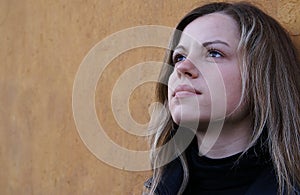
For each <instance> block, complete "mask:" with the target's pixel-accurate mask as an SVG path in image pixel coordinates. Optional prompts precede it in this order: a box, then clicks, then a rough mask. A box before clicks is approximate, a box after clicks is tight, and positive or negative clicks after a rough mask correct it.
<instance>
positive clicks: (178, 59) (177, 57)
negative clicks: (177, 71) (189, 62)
mask: <svg viewBox="0 0 300 195" xmlns="http://www.w3.org/2000/svg"><path fill="white" fill-rule="evenodd" d="M185 59H186V57H185V56H183V55H181V54H177V55H175V57H174V59H173V62H174V63H177V62H181V61H184V60H185Z"/></svg>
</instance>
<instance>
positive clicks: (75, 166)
mask: <svg viewBox="0 0 300 195" xmlns="http://www.w3.org/2000/svg"><path fill="white" fill-rule="evenodd" d="M206 2H207V1H206ZM252 2H254V3H255V4H257V5H258V6H260V7H262V8H263V9H264V10H265V11H267V12H268V13H269V14H271V15H272V16H274V17H275V18H277V19H278V20H279V21H280V22H281V23H282V24H283V25H284V26H285V27H286V28H287V29H288V31H289V32H290V34H291V35H292V38H293V40H294V42H295V43H296V46H297V48H299V49H300V1H298V0H277V1H271V0H259V1H252ZM200 3H201V1H196V0H185V1H175V0H166V1H161V0H152V1H148V0H137V1H136V0H120V1H119V0H111V1H108V0H72V1H71V0H63V1H38V0H0V43H1V47H0V61H1V66H0V144H1V145H0V165H1V171H0V193H1V194H139V193H140V189H141V188H142V183H143V181H144V180H145V179H146V178H147V177H148V176H149V175H150V172H131V171H125V170H120V169H117V168H114V167H112V166H109V165H107V164H105V163H103V162H102V161H100V160H98V159H97V158H96V157H95V156H94V155H93V154H92V153H91V152H90V151H89V150H88V149H87V147H86V146H85V144H84V143H83V141H82V140H81V138H80V136H79V134H78V132H77V130H76V126H75V122H74V119H73V113H72V89H73V82H74V79H75V75H76V72H77V70H78V68H79V65H80V63H81V62H82V60H83V58H84V57H85V55H86V54H87V52H88V51H89V50H90V49H91V48H92V47H93V46H94V45H95V44H96V43H98V42H99V41H100V40H102V39H104V38H105V37H107V36H109V35H110V34H112V33H114V32H118V31H120V30H122V29H125V28H129V27H134V26H137V25H149V24H159V25H165V26H170V27H173V26H174V25H175V24H176V22H177V21H178V20H179V19H180V18H181V17H182V16H183V15H184V13H186V12H187V11H188V10H190V9H191V8H193V7H195V6H196V5H198V4H200ZM162 56H163V51H162V50H161V49H157V48H140V49H134V50H131V51H128V52H126V53H124V54H122V55H120V56H119V57H117V58H116V59H114V60H113V61H112V62H111V64H110V65H109V66H108V68H107V69H106V70H105V74H104V75H103V77H101V78H100V79H99V81H98V85H97V88H96V96H95V100H96V106H97V114H98V118H99V121H100V122H101V123H102V124H103V126H104V127H105V130H106V133H107V134H108V135H109V136H110V138H111V139H112V140H114V141H115V142H116V143H117V144H118V145H121V146H123V147H126V148H129V149H134V150H141V149H142V150H145V149H147V142H146V141H145V140H144V139H142V138H140V137H137V136H132V135H129V134H128V133H126V132H125V131H124V130H122V128H120V127H119V126H118V124H117V122H116V120H114V116H113V113H112V111H111V107H110V99H111V90H112V88H113V86H114V83H115V82H116V80H117V79H118V77H119V76H120V75H121V73H122V72H124V71H126V70H127V69H128V68H129V67H131V66H133V65H135V64H137V63H140V62H144V61H150V60H153V61H159V60H161V59H162ZM152 99H153V83H147V84H144V85H141V86H140V87H138V88H137V89H136V90H135V91H134V92H133V94H132V96H131V97H130V100H129V107H130V111H131V114H132V117H133V118H134V119H135V120H136V121H138V122H140V123H146V122H147V121H148V120H149V115H148V114H147V113H148V105H149V104H150V103H151V101H152Z"/></svg>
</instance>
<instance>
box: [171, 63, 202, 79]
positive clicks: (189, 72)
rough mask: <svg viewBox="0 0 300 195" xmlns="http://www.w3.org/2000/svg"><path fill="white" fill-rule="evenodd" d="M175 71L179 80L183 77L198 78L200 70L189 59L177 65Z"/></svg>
mask: <svg viewBox="0 0 300 195" xmlns="http://www.w3.org/2000/svg"><path fill="white" fill-rule="evenodd" d="M175 69H176V72H177V75H178V77H179V78H180V77H182V76H184V77H189V78H197V77H198V76H199V70H198V69H197V67H196V66H195V65H194V64H193V63H192V62H191V60H189V59H186V60H184V61H182V62H180V63H178V64H176V65H175Z"/></svg>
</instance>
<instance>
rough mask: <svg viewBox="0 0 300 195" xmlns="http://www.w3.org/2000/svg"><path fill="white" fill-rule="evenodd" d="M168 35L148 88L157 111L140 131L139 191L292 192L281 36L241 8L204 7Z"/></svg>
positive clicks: (291, 83)
mask: <svg viewBox="0 0 300 195" xmlns="http://www.w3.org/2000/svg"><path fill="white" fill-rule="evenodd" d="M176 29H177V30H176V32H174V35H173V38H172V41H171V45H170V51H168V52H167V55H166V60H165V63H164V66H163V68H162V71H161V75H160V83H159V84H158V85H157V99H158V101H159V102H160V103H162V104H163V105H164V108H161V109H160V110H158V111H157V112H155V113H156V114H155V115H153V116H154V117H153V118H152V124H151V126H150V129H151V130H155V134H154V136H153V137H152V139H151V144H152V145H151V146H152V151H153V152H152V155H151V163H152V166H153V177H152V178H151V179H149V180H148V181H147V182H146V183H145V186H146V190H147V191H148V192H149V193H150V194H297V193H299V190H298V186H299V184H300V163H299V162H300V152H299V149H300V131H299V128H300V124H299V123H300V107H299V106H300V99H299V89H300V86H299V85H300V82H299V80H298V78H300V77H299V76H298V75H299V73H300V70H299V65H300V64H299V61H298V59H297V56H296V55H297V54H296V50H295V48H294V46H293V43H292V42H291V40H290V38H289V36H288V34H287V33H286V32H285V30H284V29H283V28H282V27H281V26H280V25H279V23H278V22H276V21H275V20H274V19H273V18H271V17H270V16H268V15H266V14H265V13H263V12H262V11H261V10H260V9H258V8H256V7H254V6H252V5H250V4H247V3H233V4H229V3H212V4H208V5H204V6H202V7H199V8H196V9H195V10H193V11H191V12H190V13H188V14H187V15H186V16H185V17H184V18H183V19H182V20H181V21H180V22H179V24H178V25H177V27H176ZM166 83H168V86H166ZM178 135H180V136H178Z"/></svg>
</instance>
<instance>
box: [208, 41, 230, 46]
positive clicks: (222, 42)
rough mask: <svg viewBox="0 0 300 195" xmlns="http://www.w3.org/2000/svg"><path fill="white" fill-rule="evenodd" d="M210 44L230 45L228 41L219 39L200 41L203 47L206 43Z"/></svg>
mask: <svg viewBox="0 0 300 195" xmlns="http://www.w3.org/2000/svg"><path fill="white" fill-rule="evenodd" d="M212 44H223V45H226V46H227V47H230V46H229V44H228V43H226V42H224V41H221V40H215V41H208V42H204V43H202V45H203V47H207V46H208V45H212Z"/></svg>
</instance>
